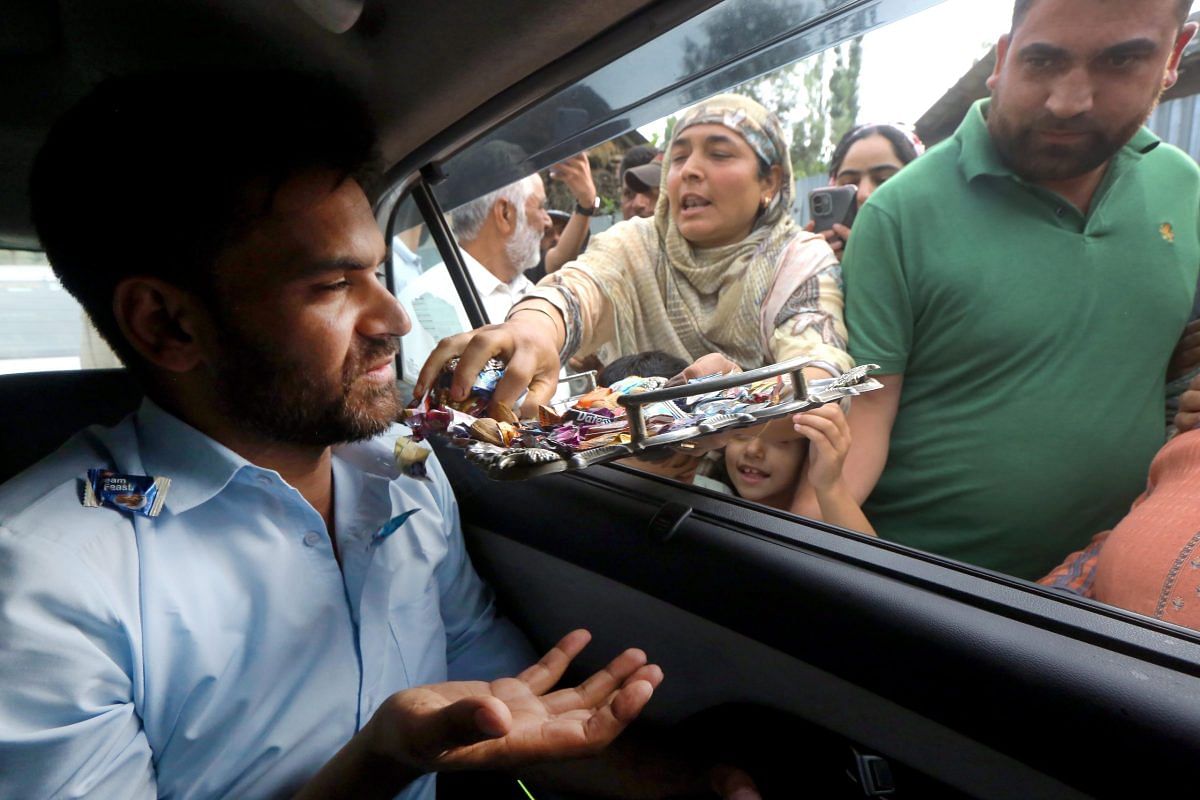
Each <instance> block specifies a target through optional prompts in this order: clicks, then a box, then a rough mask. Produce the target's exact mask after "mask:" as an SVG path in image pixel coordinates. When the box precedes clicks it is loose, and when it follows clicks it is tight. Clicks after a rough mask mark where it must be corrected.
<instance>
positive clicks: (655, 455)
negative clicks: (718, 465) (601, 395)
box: [596, 162, 688, 463]
mask: <svg viewBox="0 0 1200 800" xmlns="http://www.w3.org/2000/svg"><path fill="white" fill-rule="evenodd" d="M647 163H649V162H647ZM634 166H638V165H636V164H635V165H634ZM687 365H688V362H686V361H684V360H683V359H682V358H679V357H678V356H673V355H671V354H669V353H664V352H663V351H661V350H646V351H645V352H642V353H634V354H633V355H631V356H621V357H620V358H616V359H613V360H612V361H610V362H609V363H608V365H607V366H605V367H604V369H602V370H600V374H599V376H597V378H596V382H597V383H598V384H600V385H601V386H612V385H613V384H614V383H616V382H617V381H622V380H625V379H626V378H628V377H629V376H631V375H636V376H637V377H639V378H674V377H675V376H676V375H678V374H679V373H681V372H683V371H684V370H685V369H687ZM672 456H674V453H673V452H672V451H671V450H669V449H667V448H660V449H658V450H654V451H651V452H646V453H641V454H639V455H638V458H640V459H641V460H642V461H649V462H652V463H656V462H661V461H666V460H667V459H669V458H671V457H672Z"/></svg>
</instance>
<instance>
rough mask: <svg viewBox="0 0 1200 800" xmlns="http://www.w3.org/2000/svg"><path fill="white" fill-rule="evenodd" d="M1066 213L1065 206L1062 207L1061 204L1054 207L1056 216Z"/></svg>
mask: <svg viewBox="0 0 1200 800" xmlns="http://www.w3.org/2000/svg"><path fill="white" fill-rule="evenodd" d="M1066 213H1067V210H1066V209H1065V208H1063V207H1062V206H1059V207H1058V208H1056V209H1054V216H1056V217H1061V216H1063V215H1064V214H1066Z"/></svg>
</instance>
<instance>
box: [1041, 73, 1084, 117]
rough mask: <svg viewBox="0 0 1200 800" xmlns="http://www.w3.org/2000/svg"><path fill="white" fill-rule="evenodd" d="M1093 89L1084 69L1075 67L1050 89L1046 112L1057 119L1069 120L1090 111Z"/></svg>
mask: <svg viewBox="0 0 1200 800" xmlns="http://www.w3.org/2000/svg"><path fill="white" fill-rule="evenodd" d="M1094 98H1095V89H1094V87H1093V86H1092V79H1091V76H1090V75H1089V74H1088V71H1087V69H1086V68H1084V67H1082V66H1081V67H1075V68H1074V69H1072V70H1070V71H1069V72H1067V73H1066V74H1065V75H1063V76H1062V77H1061V78H1059V79H1058V80H1056V81H1055V82H1054V83H1053V84H1052V85H1051V87H1050V95H1049V96H1048V97H1047V98H1046V110H1047V111H1049V112H1050V113H1051V114H1053V115H1054V116H1055V117H1058V118H1059V119H1071V118H1072V117H1077V116H1079V115H1080V114H1086V113H1087V112H1089V111H1091V110H1092V105H1093V100H1094Z"/></svg>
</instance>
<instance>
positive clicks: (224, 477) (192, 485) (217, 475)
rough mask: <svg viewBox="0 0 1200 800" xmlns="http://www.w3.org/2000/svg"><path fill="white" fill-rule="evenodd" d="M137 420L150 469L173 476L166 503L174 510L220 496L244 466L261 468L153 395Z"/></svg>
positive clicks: (186, 509)
mask: <svg viewBox="0 0 1200 800" xmlns="http://www.w3.org/2000/svg"><path fill="white" fill-rule="evenodd" d="M134 424H135V426H136V430H137V436H138V444H139V449H140V450H141V454H142V465H143V466H144V467H145V469H146V471H147V472H148V473H149V474H150V475H153V476H155V477H164V478H170V479H171V488H170V490H169V491H168V492H167V500H166V503H165V504H164V505H165V506H166V508H167V510H169V511H170V512H171V513H173V514H182V513H183V512H185V511H188V510H190V509H193V508H195V507H196V506H198V505H200V504H202V503H205V502H207V501H209V500H211V499H212V498H214V497H216V496H217V495H218V494H220V492H221V491H222V490H223V489H224V488H225V487H226V486H227V485H229V482H230V481H232V480H233V478H234V476H235V475H237V473H238V471H239V470H241V469H243V468H244V467H253V468H255V469H258V468H257V467H254V465H253V464H251V463H250V462H249V461H247V460H246V459H244V458H242V457H241V456H239V455H238V454H237V453H235V452H233V451H232V450H230V449H229V448H228V447H226V446H225V445H223V444H221V443H219V442H217V441H216V440H215V439H213V438H211V437H210V436H207V435H206V434H204V433H201V432H200V431H198V430H196V429H195V428H193V427H192V426H191V425H188V424H187V423H186V422H184V421H183V420H181V419H179V417H176V416H175V415H174V414H171V413H169V412H167V411H165V410H163V409H162V408H161V407H160V406H159V405H158V404H157V403H155V402H154V401H153V400H151V399H149V398H146V399H145V400H143V401H142V405H141V407H140V408H139V409H138V411H137V415H136V419H135V420H134Z"/></svg>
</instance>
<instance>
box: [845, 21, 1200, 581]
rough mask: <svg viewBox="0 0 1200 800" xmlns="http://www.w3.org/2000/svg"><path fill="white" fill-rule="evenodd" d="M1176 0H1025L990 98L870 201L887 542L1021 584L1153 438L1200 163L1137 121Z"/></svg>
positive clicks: (864, 488) (1178, 322)
mask: <svg viewBox="0 0 1200 800" xmlns="http://www.w3.org/2000/svg"><path fill="white" fill-rule="evenodd" d="M1189 6H1190V0H1189V1H1188V2H1181V0H1139V2H1116V1H1115V0H1024V1H1023V2H1018V3H1017V5H1016V8H1015V9H1014V12H1013V27H1012V30H1011V32H1010V34H1008V35H1007V36H1005V37H1003V38H1002V39H1001V40H1000V43H999V45H998V46H997V64H996V69H995V72H994V73H993V75H992V76H991V78H990V79H989V81H988V86H989V88H990V89H991V90H992V97H991V99H990V100H984V101H981V102H979V103H977V104H976V105H975V106H974V107H973V108H971V110H970V112H969V113H968V115H967V118H966V120H965V121H964V122H963V123H962V126H961V127H960V128H959V129H958V131H957V133H955V135H954V137H953V138H952V139H951V140H949V141H947V142H945V143H943V144H941V145H940V146H938V147H936V148H934V149H932V150H931V151H930V152H929V153H927V154H926V155H924V156H923V157H922V158H920V159H918V160H917V161H915V162H914V163H913V164H911V165H910V166H909V167H908V168H906V169H905V170H904V171H903V172H902V173H900V174H899V175H898V176H896V177H895V178H894V179H892V180H891V181H889V182H888V183H887V184H886V185H885V186H883V187H881V188H880V189H879V191H878V192H876V193H875V194H874V195H873V196H872V198H871V200H870V202H869V203H867V204H866V205H865V206H864V207H863V209H862V210H861V212H860V214H859V217H858V219H857V221H856V223H855V226H854V234H853V236H852V237H851V239H850V243H849V246H848V249H847V252H846V257H845V261H844V265H843V269H844V273H845V280H846V320H847V324H848V327H849V333H850V349H851V353H852V355H853V356H854V358H855V359H856V361H857V362H858V363H860V364H861V363H868V362H874V363H877V364H880V365H881V366H882V367H883V369H882V372H883V373H884V375H883V377H882V380H883V382H884V384H886V386H887V389H886V390H884V391H880V392H875V393H872V394H868V395H865V396H863V397H861V398H858V399H856V400H855V401H854V403H855V405H854V407H853V409H852V411H851V414H850V423H851V429H852V433H853V437H854V445H853V448H852V450H851V453H850V456H849V459H848V461H847V464H846V470H845V472H846V476H847V481H848V483H849V485H850V487H851V491H852V492H853V493H854V494H855V495H856V496H857V498H858V499H860V500H862V499H864V498H865V499H866V502H865V503H864V511H865V512H866V514H867V517H868V519H870V520H871V522H872V523H873V524H874V526H875V528H876V530H877V531H878V532H879V534H880V536H882V537H884V538H886V539H891V540H894V541H897V542H901V543H904V544H908V545H912V546H914V547H918V548H921V549H923V550H929V551H932V552H935V553H940V554H943V555H946V556H949V557H951V558H955V559H959V560H961V561H966V562H969V563H973V564H977V565H981V566H984V567H989V568H992V569H996V570H1000V571H1003V572H1007V573H1010V574H1013V575H1017V576H1021V577H1024V578H1031V579H1032V578H1038V577H1041V576H1042V575H1044V574H1045V573H1046V572H1048V571H1049V570H1050V569H1051V568H1052V567H1054V566H1055V565H1056V564H1058V563H1059V562H1060V561H1061V560H1062V558H1063V556H1064V555H1066V554H1067V553H1070V552H1071V551H1072V550H1076V549H1078V548H1080V547H1082V546H1083V545H1084V544H1085V543H1086V542H1087V541H1088V540H1089V538H1090V537H1091V536H1092V535H1093V534H1095V533H1096V532H1098V531H1100V530H1103V529H1105V528H1107V527H1110V526H1111V525H1112V523H1113V522H1115V521H1116V520H1117V519H1119V518H1120V517H1121V516H1123V515H1124V513H1125V512H1126V511H1127V510H1128V508H1129V504H1130V502H1131V501H1132V500H1133V499H1134V498H1135V497H1136V496H1137V495H1138V494H1139V492H1140V491H1141V490H1142V489H1143V488H1144V482H1145V476H1146V471H1147V468H1148V466H1149V464H1150V460H1151V458H1152V456H1153V455H1154V453H1155V452H1156V451H1157V450H1158V448H1159V447H1160V446H1161V445H1162V443H1163V424H1162V420H1163V404H1164V383H1165V378H1164V376H1165V373H1166V367H1167V362H1168V360H1169V358H1170V356H1171V351H1172V349H1173V348H1174V346H1175V344H1176V342H1177V341H1178V340H1179V337H1180V334H1181V332H1182V331H1183V328H1184V326H1185V324H1186V323H1187V320H1188V314H1189V311H1190V309H1191V305H1192V298H1193V295H1194V293H1195V289H1196V280H1197V270H1198V267H1200V241H1198V238H1197V215H1198V209H1200V171H1198V170H1197V167H1196V165H1195V163H1194V162H1193V161H1192V160H1191V159H1190V158H1188V157H1187V156H1186V155H1184V154H1183V153H1181V152H1180V151H1179V150H1177V149H1175V148H1173V147H1171V146H1169V145H1166V144H1162V143H1160V142H1159V141H1158V139H1157V138H1156V137H1155V136H1154V135H1153V134H1151V133H1150V132H1149V131H1148V130H1146V129H1144V128H1143V127H1142V124H1143V123H1144V122H1145V120H1146V118H1147V116H1148V115H1149V113H1150V111H1151V109H1152V108H1153V106H1154V104H1155V102H1156V101H1157V98H1158V96H1159V94H1160V93H1161V92H1162V91H1163V89H1165V88H1166V87H1168V86H1170V85H1172V84H1173V83H1174V81H1175V79H1176V76H1177V72H1176V68H1177V65H1178V62H1179V58H1180V54H1181V52H1182V50H1183V47H1184V46H1185V45H1186V44H1187V42H1188V41H1189V40H1190V39H1191V37H1192V35H1193V33H1194V31H1195V27H1196V26H1195V25H1194V24H1185V22H1184V21H1185V19H1186V16H1187V12H1188V9H1189Z"/></svg>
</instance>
